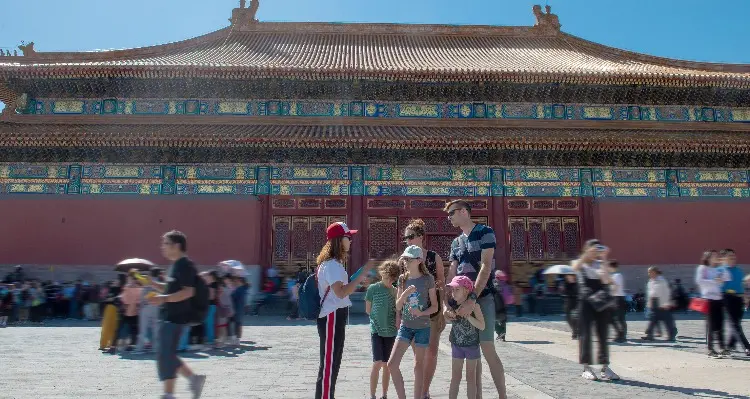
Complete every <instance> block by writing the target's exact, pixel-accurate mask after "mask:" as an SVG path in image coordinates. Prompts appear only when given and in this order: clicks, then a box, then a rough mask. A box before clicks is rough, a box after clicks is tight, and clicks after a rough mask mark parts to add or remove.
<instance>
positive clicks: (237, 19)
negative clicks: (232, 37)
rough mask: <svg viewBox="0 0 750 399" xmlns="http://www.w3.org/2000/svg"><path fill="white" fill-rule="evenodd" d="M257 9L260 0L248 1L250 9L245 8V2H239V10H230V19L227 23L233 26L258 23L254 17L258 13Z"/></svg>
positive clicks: (245, 0)
mask: <svg viewBox="0 0 750 399" xmlns="http://www.w3.org/2000/svg"><path fill="white" fill-rule="evenodd" d="M259 7H260V0H250V7H247V0H240V6H239V8H235V9H234V10H232V18H231V19H230V20H229V21H230V22H231V23H232V25H235V26H245V25H249V24H255V23H258V19H257V18H255V15H256V14H257V13H258V8H259Z"/></svg>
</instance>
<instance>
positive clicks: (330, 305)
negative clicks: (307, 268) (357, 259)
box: [318, 259, 352, 318]
mask: <svg viewBox="0 0 750 399" xmlns="http://www.w3.org/2000/svg"><path fill="white" fill-rule="evenodd" d="M337 281H341V282H342V283H344V284H347V283H348V282H349V274H348V273H347V272H346V269H344V265H342V264H341V263H340V262H339V261H337V260H335V259H329V260H327V261H325V262H323V263H321V264H320V267H319V268H318V290H319V291H320V299H323V297H324V296H325V294H326V290H327V289H328V287H330V286H331V285H332V284H333V283H335V282H337ZM349 306H352V301H351V300H350V299H349V297H348V296H347V297H345V298H339V297H337V296H336V294H335V293H334V292H333V289H331V290H330V291H329V292H328V296H326V299H325V301H323V305H322V306H321V307H320V314H319V315H318V318H321V317H325V316H326V315H328V314H329V313H331V312H333V311H335V310H336V309H339V308H347V307H349Z"/></svg>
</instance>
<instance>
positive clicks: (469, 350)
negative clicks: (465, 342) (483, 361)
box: [451, 344, 482, 360]
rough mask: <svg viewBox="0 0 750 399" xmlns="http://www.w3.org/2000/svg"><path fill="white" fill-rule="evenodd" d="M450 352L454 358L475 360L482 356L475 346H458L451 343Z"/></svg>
mask: <svg viewBox="0 0 750 399" xmlns="http://www.w3.org/2000/svg"><path fill="white" fill-rule="evenodd" d="M451 353H452V355H453V358H454V359H466V360H477V359H479V358H480V357H482V354H481V353H480V352H479V345H477V346H458V345H456V344H451Z"/></svg>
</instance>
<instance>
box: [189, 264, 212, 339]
mask: <svg viewBox="0 0 750 399" xmlns="http://www.w3.org/2000/svg"><path fill="white" fill-rule="evenodd" d="M193 269H194V270H195V287H194V288H195V293H194V294H193V297H192V298H190V308H191V309H190V318H189V320H188V324H189V325H191V326H197V325H199V324H202V323H203V322H204V321H206V315H208V305H209V298H208V285H206V282H205V281H204V280H203V278H202V277H201V276H200V275H198V269H197V268H196V267H195V265H193Z"/></svg>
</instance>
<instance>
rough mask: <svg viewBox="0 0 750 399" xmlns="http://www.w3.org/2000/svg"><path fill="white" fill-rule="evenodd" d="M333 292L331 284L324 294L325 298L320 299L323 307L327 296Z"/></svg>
mask: <svg viewBox="0 0 750 399" xmlns="http://www.w3.org/2000/svg"><path fill="white" fill-rule="evenodd" d="M329 292H331V286H330V285H329V286H328V288H326V293H325V294H323V299H321V300H320V306H321V307H323V302H325V301H326V297H328V293H329Z"/></svg>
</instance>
